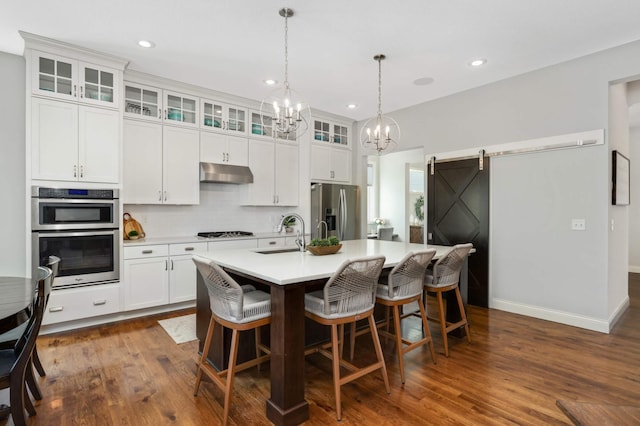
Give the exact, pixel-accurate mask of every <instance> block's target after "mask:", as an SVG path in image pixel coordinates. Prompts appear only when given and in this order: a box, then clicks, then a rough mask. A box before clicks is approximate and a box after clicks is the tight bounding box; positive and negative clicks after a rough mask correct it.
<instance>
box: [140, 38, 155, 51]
mask: <svg viewBox="0 0 640 426" xmlns="http://www.w3.org/2000/svg"><path fill="white" fill-rule="evenodd" d="M138 46H140V47H144V48H147V49H148V48H152V47H155V46H156V44H155V43H154V42H152V41H149V40H140V41H139V42H138Z"/></svg>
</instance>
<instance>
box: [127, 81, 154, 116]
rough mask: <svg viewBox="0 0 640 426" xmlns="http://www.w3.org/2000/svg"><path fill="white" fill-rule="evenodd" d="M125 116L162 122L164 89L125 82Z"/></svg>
mask: <svg viewBox="0 0 640 426" xmlns="http://www.w3.org/2000/svg"><path fill="white" fill-rule="evenodd" d="M124 116H125V117H130V118H138V119H141V120H149V121H155V122H161V121H162V89H158V88H157V87H151V86H145V85H142V84H138V83H131V82H127V81H125V83H124Z"/></svg>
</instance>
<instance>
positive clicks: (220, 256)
mask: <svg viewBox="0 0 640 426" xmlns="http://www.w3.org/2000/svg"><path fill="white" fill-rule="evenodd" d="M427 248H435V249H436V250H437V252H436V256H435V257H434V258H438V257H440V256H442V255H443V254H444V253H446V252H447V251H448V250H449V249H450V248H451V247H447V246H436V245H424V244H412V243H405V242H393V241H380V240H369V239H363V240H350V241H343V242H342V249H341V250H340V251H339V252H338V253H336V254H332V255H326V256H315V255H313V254H311V253H309V252H300V251H292V252H285V253H272V254H263V253H260V251H266V250H264V249H233V250H218V251H207V252H196V253H194V254H197V255H200V256H203V257H206V258H208V259H211V260H213V261H214V262H216V263H217V264H218V265H220V266H223V267H226V268H229V269H233V270H235V271H238V272H241V273H245V274H247V275H250V276H254V277H256V278H260V279H263V280H265V281H268V282H272V283H274V284H279V285H284V284H292V283H297V282H302V281H309V280H314V279H320V278H328V277H330V276H331V275H332V274H333V273H334V272H335V271H336V269H337V268H338V266H340V264H342V262H344V261H345V260H347V259H352V258H356V257H362V256H372V255H377V254H382V255H384V256H385V257H386V261H385V264H384V265H385V267H393V266H395V265H397V264H398V262H400V261H401V260H402V258H403V257H404V256H405V255H406V254H407V253H408V252H410V251H417V250H424V249H427ZM276 251H277V250H276Z"/></svg>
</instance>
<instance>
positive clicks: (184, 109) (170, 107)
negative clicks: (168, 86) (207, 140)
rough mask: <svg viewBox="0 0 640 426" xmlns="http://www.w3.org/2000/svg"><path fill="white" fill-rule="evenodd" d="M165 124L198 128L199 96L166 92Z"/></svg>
mask: <svg viewBox="0 0 640 426" xmlns="http://www.w3.org/2000/svg"><path fill="white" fill-rule="evenodd" d="M163 93H164V122H165V123H173V124H179V125H181V126H187V127H198V103H199V98H198V97H197V96H191V95H185V94H182V93H176V92H169V91H166V90H165V91H164V92H163Z"/></svg>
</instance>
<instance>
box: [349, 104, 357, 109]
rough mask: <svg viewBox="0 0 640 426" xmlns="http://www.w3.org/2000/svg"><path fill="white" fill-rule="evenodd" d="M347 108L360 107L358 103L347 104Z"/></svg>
mask: <svg viewBox="0 0 640 426" xmlns="http://www.w3.org/2000/svg"><path fill="white" fill-rule="evenodd" d="M347 108H349V109H356V108H358V105H357V104H349V105H347Z"/></svg>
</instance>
